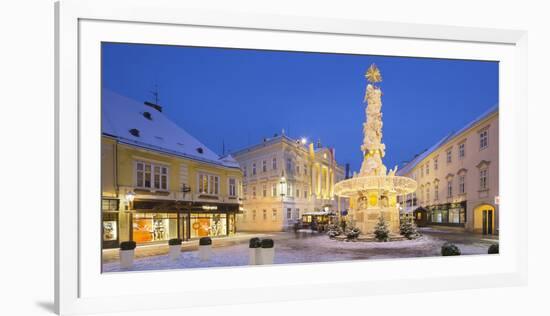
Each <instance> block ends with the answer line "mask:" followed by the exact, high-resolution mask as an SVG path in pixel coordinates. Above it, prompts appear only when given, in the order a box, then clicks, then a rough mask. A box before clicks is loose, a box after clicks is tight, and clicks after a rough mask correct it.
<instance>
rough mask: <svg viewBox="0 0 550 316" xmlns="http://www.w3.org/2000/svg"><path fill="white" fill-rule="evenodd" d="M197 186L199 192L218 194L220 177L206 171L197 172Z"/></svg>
mask: <svg viewBox="0 0 550 316" xmlns="http://www.w3.org/2000/svg"><path fill="white" fill-rule="evenodd" d="M198 187H199V193H200V194H209V195H218V193H219V189H220V177H218V176H215V175H211V174H206V173H199V185H198Z"/></svg>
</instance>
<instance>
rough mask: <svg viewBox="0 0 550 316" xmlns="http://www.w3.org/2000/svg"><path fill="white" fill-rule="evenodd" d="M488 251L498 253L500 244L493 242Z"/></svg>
mask: <svg viewBox="0 0 550 316" xmlns="http://www.w3.org/2000/svg"><path fill="white" fill-rule="evenodd" d="M487 253H488V254H490V255H492V254H498V244H492V245H491V246H489V250H487Z"/></svg>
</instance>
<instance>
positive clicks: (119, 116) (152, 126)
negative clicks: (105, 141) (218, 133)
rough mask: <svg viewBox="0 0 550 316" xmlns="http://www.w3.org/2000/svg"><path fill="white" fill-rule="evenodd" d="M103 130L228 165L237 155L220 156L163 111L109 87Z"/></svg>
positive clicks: (121, 138) (124, 139)
mask: <svg viewBox="0 0 550 316" xmlns="http://www.w3.org/2000/svg"><path fill="white" fill-rule="evenodd" d="M101 110H102V111H101V116H102V117H101V118H102V133H103V134H105V135H110V136H113V137H116V138H117V139H118V140H119V141H120V142H122V143H127V144H132V145H136V146H139V147H143V148H147V149H152V150H156V151H162V152H166V153H169V154H173V155H177V156H183V157H186V158H191V159H196V160H200V161H205V162H210V163H214V164H219V165H223V166H227V167H236V168H238V167H239V165H238V164H237V163H236V161H235V160H234V159H233V157H231V156H229V157H230V158H228V157H227V156H226V157H225V158H220V157H219V156H218V155H217V154H216V153H215V152H213V151H212V150H210V149H209V148H208V147H206V146H205V145H204V144H202V143H201V142H200V141H198V140H197V139H196V138H194V137H193V136H191V135H190V134H189V133H187V132H186V131H185V130H184V129H183V128H181V127H179V126H178V125H176V124H175V123H174V122H172V121H171V120H170V119H168V118H167V117H166V116H165V115H164V114H163V113H162V112H160V111H158V110H157V109H155V108H154V107H152V106H148V105H145V104H144V103H143V102H138V101H136V100H133V99H130V98H128V97H125V96H122V95H120V94H117V93H115V92H113V91H110V90H108V89H103V93H102V107H101Z"/></svg>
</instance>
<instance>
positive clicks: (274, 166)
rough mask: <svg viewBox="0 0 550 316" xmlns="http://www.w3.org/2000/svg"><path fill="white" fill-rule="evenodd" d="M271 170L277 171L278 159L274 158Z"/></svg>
mask: <svg viewBox="0 0 550 316" xmlns="http://www.w3.org/2000/svg"><path fill="white" fill-rule="evenodd" d="M271 168H272V169H273V170H277V158H275V157H273V160H272V161H271Z"/></svg>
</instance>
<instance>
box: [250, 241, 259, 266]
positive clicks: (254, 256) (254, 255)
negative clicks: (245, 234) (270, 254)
mask: <svg viewBox="0 0 550 316" xmlns="http://www.w3.org/2000/svg"><path fill="white" fill-rule="evenodd" d="M261 247H262V242H261V240H260V238H258V237H254V238H251V239H250V242H249V244H248V264H250V265H256V264H260V249H261Z"/></svg>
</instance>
